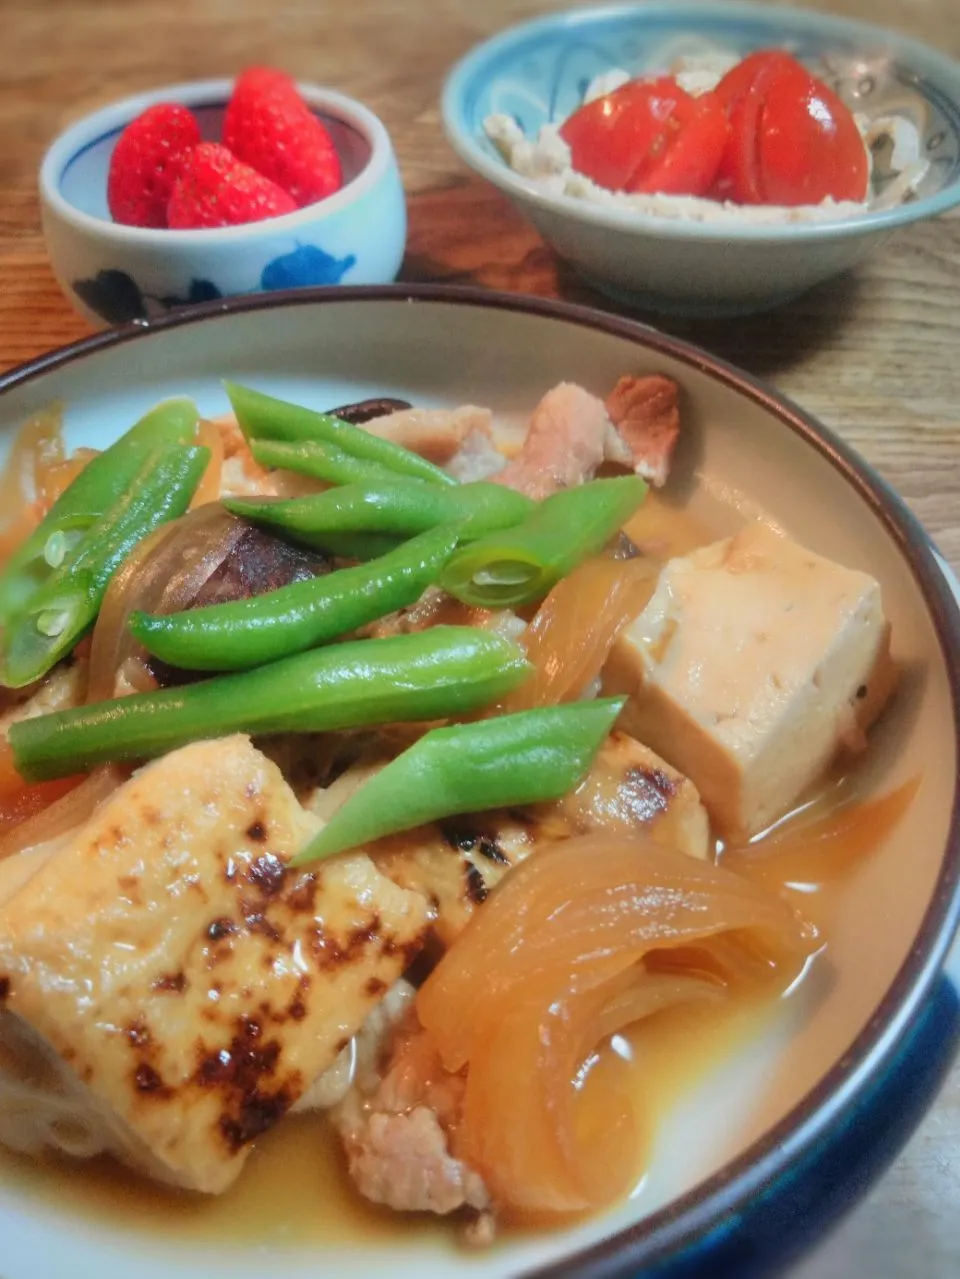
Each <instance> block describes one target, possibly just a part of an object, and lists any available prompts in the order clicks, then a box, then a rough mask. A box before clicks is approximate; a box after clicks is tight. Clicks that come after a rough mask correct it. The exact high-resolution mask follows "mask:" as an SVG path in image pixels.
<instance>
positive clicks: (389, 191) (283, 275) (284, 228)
mask: <svg viewBox="0 0 960 1279" xmlns="http://www.w3.org/2000/svg"><path fill="white" fill-rule="evenodd" d="M232 85H233V82H232V81H231V80H203V81H195V82H193V83H190V84H178V85H169V86H167V87H166V88H163V89H158V90H155V91H153V92H151V93H144V94H140V95H138V96H137V97H133V98H126V99H125V100H124V101H122V102H118V103H116V104H115V105H113V106H109V107H106V108H104V109H103V110H101V111H96V112H94V113H93V114H92V115H89V116H86V117H84V118H83V119H82V120H79V121H78V122H77V123H76V124H73V125H71V126H70V127H69V128H68V129H67V130H66V131H65V132H64V133H62V134H61V135H60V136H59V138H57V140H56V141H55V142H54V143H53V145H52V146H51V147H50V149H49V151H48V152H47V154H46V156H45V157H44V160H43V163H42V165H41V168H40V199H41V207H42V214H43V230H44V235H45V237H46V243H47V251H48V253H49V255H50V261H51V263H52V265H53V270H54V273H55V275H56V277H57V280H58V282H59V284H60V287H61V288H62V289H63V291H64V293H65V294H66V295H67V298H68V299H69V300H70V302H71V303H72V304H73V305H74V307H75V308H76V309H77V310H78V311H79V312H80V313H81V314H82V315H84V316H86V317H87V318H88V319H90V320H92V321H93V322H94V323H96V324H101V325H102V324H104V323H106V324H122V323H125V322H128V321H131V320H146V319H150V318H152V317H154V316H156V315H160V314H163V313H164V312H166V311H170V310H174V309H176V308H178V307H182V306H189V305H192V304H195V303H197V302H211V301H214V300H216V299H218V298H222V297H235V296H237V295H246V294H253V293H266V292H273V291H275V290H277V289H290V288H300V287H306V286H318V285H331V284H341V283H343V284H384V283H388V282H389V281H391V280H393V279H395V278H396V275H397V272H398V271H399V270H400V264H401V262H402V261H403V252H404V246H405V243H406V233H407V219H406V205H405V202H404V195H403V185H402V182H401V180H400V172H399V169H398V168H397V161H396V156H395V155H394V151H393V146H392V144H391V142H390V137H389V135H388V133H387V131H386V129H385V128H384V126H383V124H382V123H381V122H380V120H379V119H378V118H377V117H376V116H375V115H374V114H373V112H372V111H370V110H368V108H367V107H365V106H363V105H362V104H361V103H359V102H356V101H355V100H354V99H353V98H348V97H346V96H345V95H344V94H342V93H336V92H335V91H333V90H332V89H321V88H316V87H314V86H311V85H303V84H301V85H300V86H299V87H300V92H301V94H302V95H303V97H304V98H305V100H306V101H307V103H308V104H309V106H310V107H311V109H312V110H313V111H315V112H316V114H317V115H318V116H320V117H321V118H322V120H323V122H324V124H326V125H327V127H328V128H329V130H330V133H331V135H332V136H333V139H334V142H335V144H336V147H337V151H338V153H339V155H340V159H341V163H342V165H343V173H344V185H343V187H342V188H341V190H339V191H337V192H336V193H335V194H334V195H332V196H329V197H328V198H327V199H325V200H321V201H319V202H318V203H316V204H311V205H308V206H307V207H306V208H303V209H298V210H297V212H296V213H290V214H287V215H286V216H284V217H280V218H271V219H269V220H267V221H264V222H252V223H248V224H246V225H244V226H236V227H223V228H217V229H210V230H200V231H169V230H153V229H148V228H142V227H131V226H123V225H121V224H119V223H117V222H114V221H113V220H112V219H111V217H110V213H109V210H108V208H107V172H108V170H109V166H110V156H111V154H112V153H113V148H114V146H115V145H116V142H117V139H118V137H119V136H120V134H121V132H122V131H123V129H124V127H125V126H126V125H127V124H129V122H130V121H131V120H132V119H134V117H136V116H137V115H139V114H140V113H141V112H142V111H144V110H146V108H147V107H150V106H153V105H155V104H156V103H158V102H178V103H181V104H182V105H184V106H187V107H190V108H191V110H192V111H193V112H194V114H195V115H196V117H197V119H198V121H199V123H200V128H201V131H202V133H203V136H204V139H205V140H208V141H218V140H219V139H220V137H221V130H222V124H223V114H224V109H225V107H226V104H227V101H228V100H229V97H230V91H231V89H232Z"/></svg>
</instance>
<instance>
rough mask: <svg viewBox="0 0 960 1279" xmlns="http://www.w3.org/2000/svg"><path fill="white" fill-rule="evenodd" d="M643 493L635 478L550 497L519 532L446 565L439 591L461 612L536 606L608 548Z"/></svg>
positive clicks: (485, 542) (492, 539) (483, 543)
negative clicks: (470, 607) (458, 605)
mask: <svg viewBox="0 0 960 1279" xmlns="http://www.w3.org/2000/svg"><path fill="white" fill-rule="evenodd" d="M646 493H647V486H646V484H645V483H644V482H643V480H641V479H639V478H638V477H637V476H633V475H630V476H625V477H623V478H621V479H615V480H593V481H592V482H591V483H589V484H583V485H581V486H580V487H579V488H570V489H563V490H562V491H561V492H559V493H554V494H553V496H552V497H548V498H546V500H545V501H543V502H541V504H540V505H539V507H537V508H536V509H535V510H534V511H533V512H532V513H531V514H530V515H528V516H527V518H526V519H525V520H524V521H523V523H522V524H518V525H517V526H516V527H515V528H512V529H508V530H504V531H502V532H499V533H491V534H489V535H488V536H486V537H483V538H480V539H478V540H477V541H475V542H474V543H473V544H472V545H470V546H463V547H461V548H460V550H458V551H457V552H456V554H455V555H452V556H451V557H450V559H449V560H448V561H447V565H446V568H445V569H444V570H443V573H442V575H441V577H440V585H441V586H442V587H443V589H444V590H445V591H447V592H449V594H451V595H454V596H456V598H457V599H459V600H462V601H463V602H464V603H465V604H470V605H473V606H479V607H482V608H509V607H512V606H514V605H517V604H526V603H529V602H531V601H532V600H538V599H541V598H542V597H543V596H544V595H546V594H547V592H548V591H550V590H551V589H552V588H553V587H554V586H555V585H556V584H557V582H559V581H560V579H561V578H562V577H566V576H567V574H568V573H570V572H571V571H572V570H573V569H574V568H576V566H577V565H578V564H579V563H581V561H583V560H585V559H586V558H587V557H588V556H590V555H594V554H596V552H597V551H599V550H601V549H602V548H603V547H604V546H606V544H607V543H608V542H609V541H610V539H611V538H612V537H613V536H614V535H615V534H616V533H617V532H618V530H620V529H621V528H622V527H623V525H624V524H625V523H626V522H627V520H628V519H629V518H630V516H631V515H632V514H633V513H634V511H636V509H637V507H639V506H640V504H641V503H642V502H643V499H644V497H645V496H646Z"/></svg>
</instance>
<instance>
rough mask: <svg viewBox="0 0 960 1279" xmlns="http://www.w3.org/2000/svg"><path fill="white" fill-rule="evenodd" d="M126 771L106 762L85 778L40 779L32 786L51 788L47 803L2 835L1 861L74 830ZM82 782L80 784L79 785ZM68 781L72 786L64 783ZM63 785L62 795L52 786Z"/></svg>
mask: <svg viewBox="0 0 960 1279" xmlns="http://www.w3.org/2000/svg"><path fill="white" fill-rule="evenodd" d="M125 776H126V774H125V773H124V772H123V771H122V770H120V769H118V768H114V767H113V766H112V765H104V766H103V767H102V768H97V769H94V771H93V772H92V773H91V774H90V775H89V776H88V777H86V778H85V779H83V780H80V779H78V778H76V777H72V778H64V779H63V780H62V781H61V782H59V783H53V782H41V783H39V784H38V786H35V787H31V789H34V790H35V789H39V788H40V787H41V786H45V787H47V788H48V794H47V797H46V801H45V804H44V806H43V807H42V808H41V809H39V811H37V810H34V812H33V813H32V815H31V816H29V817H27V818H25V819H24V820H23V821H20V822H18V823H17V824H16V825H15V826H13V827H12V829H7V830H6V831H5V832H4V834H3V835H0V860H3V858H5V857H12V856H13V854H14V853H22V852H23V851H24V849H27V848H36V847H37V846H38V845H40V844H46V843H47V842H48V841H49V840H51V839H57V838H58V837H59V836H60V835H65V834H66V833H67V831H70V830H74V829H75V828H76V827H77V826H82V825H83V823H84V822H85V821H86V820H87V819H88V818H89V817H90V815H91V813H92V812H93V810H94V809H95V808H96V807H97V805H98V804H99V803H100V802H101V801H102V800H104V799H106V798H107V796H108V795H112V794H113V792H114V791H115V790H116V788H117V787H118V786H119V785H120V782H121V781H122V780H123V778H124V777H125ZM78 782H79V784H78ZM68 784H69V789H68V790H65V786H67V785H68ZM56 785H58V786H59V788H60V793H59V795H54V794H53V793H52V789H49V788H52V787H53V786H56Z"/></svg>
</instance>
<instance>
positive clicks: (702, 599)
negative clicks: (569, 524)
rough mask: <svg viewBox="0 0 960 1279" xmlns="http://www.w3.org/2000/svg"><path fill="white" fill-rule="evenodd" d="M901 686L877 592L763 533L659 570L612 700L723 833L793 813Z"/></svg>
mask: <svg viewBox="0 0 960 1279" xmlns="http://www.w3.org/2000/svg"><path fill="white" fill-rule="evenodd" d="M894 682H895V673H894V668H893V663H892V661H891V658H890V628H889V625H888V623H887V621H886V618H885V617H884V613H883V606H882V603H881V599H880V587H879V585H878V584H877V582H876V581H875V580H874V579H873V578H872V577H870V576H868V575H867V574H866V573H860V572H855V571H854V570H852V569H846V568H842V567H841V566H840V565H838V564H834V563H832V562H831V561H830V560H826V559H823V558H822V557H821V556H819V555H814V554H813V553H812V552H811V551H807V550H804V548H803V547H801V546H798V545H797V544H796V543H795V542H791V541H789V540H787V539H785V538H782V537H780V536H779V535H778V534H776V533H775V532H773V531H772V530H771V529H770V528H768V527H767V526H766V525H764V524H761V523H756V524H751V525H748V526H747V527H746V528H744V529H742V530H741V531H740V532H739V533H737V534H736V535H735V536H734V537H731V538H728V539H726V540H724V541H722V542H716V543H714V544H713V545H711V546H705V547H702V548H701V549H699V550H697V551H694V552H693V553H692V554H690V555H688V556H685V557H683V558H681V559H674V560H671V561H670V562H669V563H668V564H667V565H666V566H665V567H664V569H663V572H662V573H661V576H660V580H659V582H658V584H657V589H656V591H655V592H654V595H653V597H652V598H651V600H650V603H649V604H648V605H647V607H646V608H645V609H644V611H643V612H642V613H641V614H640V616H639V617H638V618H637V619H636V621H635V622H633V623H632V624H631V625H630V626H628V627H626V628H625V629H624V631H623V632H622V633H621V635H620V636H619V638H618V640H617V642H616V644H615V645H614V649H613V652H612V653H611V656H610V660H609V661H608V664H607V668H606V670H605V672H604V692H605V693H606V694H614V693H627V694H629V695H630V701H629V703H628V705H627V707H626V709H625V711H624V716H623V720H622V727H624V728H625V729H626V730H627V731H628V732H630V733H632V734H633V735H634V736H635V737H637V738H638V739H639V740H640V741H642V742H645V743H646V744H647V745H648V746H650V747H651V748H652V749H653V750H655V751H656V752H657V753H658V754H660V755H662V756H663V757H664V759H666V760H667V761H668V762H669V763H670V764H672V765H673V766H674V767H675V768H677V769H679V770H680V772H682V773H684V774H685V775H686V776H687V777H689V778H690V779H691V780H692V781H693V783H694V785H695V786H696V787H697V789H698V790H699V792H700V796H701V798H702V800H703V802H704V804H705V805H706V808H707V811H708V812H709V814H710V816H711V818H712V820H713V822H714V825H715V827H716V829H717V831H718V832H719V833H720V834H721V835H723V836H724V837H726V838H727V839H739V838H744V837H747V836H749V835H752V834H755V833H756V832H757V831H760V830H763V829H764V828H765V827H767V826H769V825H770V823H771V822H773V821H775V820H776V819H777V818H778V817H780V816H782V815H783V814H784V813H786V812H788V811H789V809H790V808H791V806H792V805H793V804H794V803H795V801H796V800H797V799H798V798H799V797H800V796H801V795H802V793H803V792H804V791H805V790H806V789H807V788H808V787H809V786H810V785H811V784H812V783H813V782H815V781H817V779H818V778H820V777H821V776H822V775H823V773H824V772H825V770H826V769H827V768H828V767H829V765H830V764H831V762H832V761H833V760H834V758H835V757H836V756H837V754H838V752H839V751H840V750H841V748H842V747H843V746H844V745H847V746H855V745H857V744H862V743H863V732H864V730H865V729H866V728H867V727H868V726H869V724H870V723H871V722H872V721H873V719H875V718H876V716H877V715H878V714H879V712H880V710H881V709H882V708H883V705H884V703H885V702H886V700H887V699H888V697H889V696H890V694H891V692H892V690H893V685H894Z"/></svg>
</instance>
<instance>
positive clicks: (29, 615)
mask: <svg viewBox="0 0 960 1279" xmlns="http://www.w3.org/2000/svg"><path fill="white" fill-rule="evenodd" d="M209 461H210V450H209V449H204V448H173V449H166V450H164V451H163V452H160V453H153V454H151V455H150V456H149V457H148V458H147V460H146V462H144V463H143V465H142V466H141V468H140V470H139V472H138V473H137V475H136V476H135V477H134V479H133V481H132V482H131V483H130V484H129V485H128V486H127V488H126V491H125V492H124V494H123V496H122V497H121V498H119V499H118V500H117V501H116V502H115V503H114V504H113V506H112V507H111V508H110V510H108V511H107V512H106V513H105V514H104V516H103V518H102V519H100V520H99V521H98V522H97V523H96V524H94V525H93V526H92V527H91V528H89V529H87V531H86V532H85V533H84V534H83V535H82V537H81V539H80V541H79V543H78V544H77V547H76V550H75V552H74V554H73V555H72V556H71V557H70V559H69V560H66V561H64V563H62V564H61V565H60V567H59V568H57V569H56V570H55V571H54V572H52V573H51V574H50V576H49V577H48V578H47V579H46V581H45V582H44V583H43V584H42V585H41V586H39V587H38V588H37V590H36V591H34V592H33V594H32V595H31V596H30V599H29V600H28V602H27V604H26V606H25V607H24V608H23V609H22V610H21V611H20V612H18V613H17V614H16V615H15V616H14V617H13V618H12V619H11V621H10V623H9V624H8V626H7V628H6V630H5V632H4V635H3V652H2V682H3V683H4V684H6V685H7V687H8V688H23V687H24V686H25V685H26V684H32V683H33V682H34V680H38V679H40V677H41V676H43V675H45V674H46V673H47V671H49V670H50V668H51V667H52V666H54V665H55V664H56V663H57V662H59V661H60V659H61V658H62V657H65V656H66V655H67V653H69V652H70V650H71V649H72V648H73V646H74V644H76V642H77V641H78V640H79V639H81V638H82V636H83V635H84V634H85V633H86V632H87V631H88V630H89V629H90V627H91V626H92V625H93V623H94V621H95V620H96V617H97V613H98V612H99V611H100V605H101V603H102V602H103V596H104V593H105V592H106V589H107V586H108V585H109V582H110V579H111V577H112V576H113V574H114V573H115V572H116V570H117V569H118V568H119V567H120V565H121V564H122V562H123V561H124V560H125V559H126V557H127V556H128V555H129V554H130V552H131V551H132V550H133V548H134V547H135V546H136V545H137V543H138V542H140V541H142V539H143V538H145V537H146V536H147V534H148V533H152V532H153V530H154V529H155V528H159V526H160V525H161V524H165V523H166V522H167V521H168V520H174V519H177V517H178V516H180V515H182V514H183V513H184V511H186V509H187V507H188V506H189V505H190V499H191V498H192V497H193V494H194V492H195V490H196V487H197V485H198V484H199V483H200V479H201V477H202V476H203V472H204V470H205V469H206V467H207V464H208V463H209Z"/></svg>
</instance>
